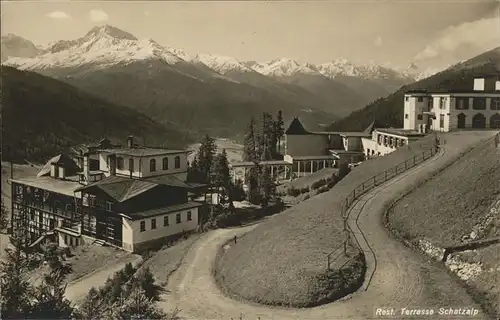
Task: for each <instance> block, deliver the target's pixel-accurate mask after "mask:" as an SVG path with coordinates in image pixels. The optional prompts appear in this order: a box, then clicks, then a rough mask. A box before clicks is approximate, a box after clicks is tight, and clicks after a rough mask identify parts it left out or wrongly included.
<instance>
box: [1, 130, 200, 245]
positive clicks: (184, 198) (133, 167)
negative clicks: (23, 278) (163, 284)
mask: <svg viewBox="0 0 500 320" xmlns="http://www.w3.org/2000/svg"><path fill="white" fill-rule="evenodd" d="M73 152H74V153H75V154H74V156H73V157H70V156H68V155H64V154H61V155H58V156H56V157H54V158H52V159H50V160H49V161H48V162H47V164H46V165H45V166H44V167H43V168H42V169H41V170H40V172H39V173H38V174H37V176H35V177H28V178H23V179H18V180H12V181H11V183H12V187H13V188H12V208H13V210H12V215H13V219H12V221H13V225H12V227H13V228H15V227H16V225H14V224H15V223H26V225H28V228H29V234H30V238H31V240H32V241H33V245H35V244H37V243H39V242H41V241H47V240H51V241H57V242H58V243H59V244H60V245H61V246H76V245H79V244H81V243H85V242H94V241H97V242H100V243H107V244H110V245H113V246H116V247H120V248H123V249H124V250H127V251H132V252H140V251H143V250H145V249H147V248H149V247H152V246H155V245H156V244H158V243H160V242H163V241H165V240H168V239H169V238H172V237H176V236H178V235H179V234H181V233H183V232H188V231H192V230H194V229H196V228H197V226H198V221H199V209H200V208H201V207H203V206H204V204H205V203H204V202H199V201H193V200H190V198H191V197H190V195H191V193H192V192H196V191H199V190H200V189H203V187H204V186H203V185H200V184H193V183H188V182H186V176H187V151H184V150H168V149H161V148H150V147H140V146H137V145H135V144H134V143H133V138H132V137H129V138H128V143H127V147H121V146H114V145H111V143H110V142H109V140H107V139H103V140H101V141H100V142H99V143H98V144H95V145H86V146H79V147H76V148H74V150H73Z"/></svg>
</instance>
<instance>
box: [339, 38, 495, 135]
mask: <svg viewBox="0 0 500 320" xmlns="http://www.w3.org/2000/svg"><path fill="white" fill-rule="evenodd" d="M492 73H493V74H498V75H500V47H499V48H497V49H494V50H492V51H489V52H486V53H484V54H482V55H480V56H477V57H475V58H472V59H470V60H468V61H466V62H464V63H463V64H460V65H458V66H457V67H456V68H453V69H448V70H445V71H443V72H440V73H438V74H435V75H433V76H431V77H429V78H427V79H423V80H421V81H418V82H415V83H413V84H411V85H407V86H403V87H401V89H399V90H398V91H396V92H395V93H393V94H391V95H389V96H388V97H385V98H381V99H378V100H376V101H375V102H373V103H371V104H369V105H368V106H366V107H365V108H363V109H361V110H358V111H354V112H353V113H351V114H350V115H349V116H348V117H346V118H344V119H342V120H339V121H338V122H335V123H334V124H332V125H331V126H330V127H329V129H330V130H346V131H360V130H363V129H364V128H366V127H367V126H368V125H369V124H370V123H371V122H372V121H375V122H376V125H377V126H379V127H402V126H403V108H402V106H403V100H404V94H405V92H406V91H408V90H413V89H427V90H436V89H441V88H446V89H459V90H471V88H472V87H473V81H474V80H473V79H474V77H475V76H481V75H483V74H492Z"/></svg>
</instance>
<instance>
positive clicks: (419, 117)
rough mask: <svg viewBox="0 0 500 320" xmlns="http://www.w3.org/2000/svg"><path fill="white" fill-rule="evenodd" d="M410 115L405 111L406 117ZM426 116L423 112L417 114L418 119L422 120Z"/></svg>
mask: <svg viewBox="0 0 500 320" xmlns="http://www.w3.org/2000/svg"><path fill="white" fill-rule="evenodd" d="M408 117H409V115H408V113H405V119H408ZM423 118H424V116H423V115H422V114H417V120H422V119H423Z"/></svg>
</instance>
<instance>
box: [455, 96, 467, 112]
mask: <svg viewBox="0 0 500 320" xmlns="http://www.w3.org/2000/svg"><path fill="white" fill-rule="evenodd" d="M455 108H456V109H457V110H467V109H469V98H457V104H456V106H455Z"/></svg>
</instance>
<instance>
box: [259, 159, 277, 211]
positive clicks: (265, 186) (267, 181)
mask: <svg viewBox="0 0 500 320" xmlns="http://www.w3.org/2000/svg"><path fill="white" fill-rule="evenodd" d="M259 173H260V175H259V190H260V195H261V197H260V204H261V205H262V206H263V207H267V206H268V205H269V202H270V201H271V200H273V199H274V198H275V197H276V184H275V183H274V181H273V179H272V177H271V173H270V171H269V167H268V166H263V167H262V169H261V170H260V172H259Z"/></svg>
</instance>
